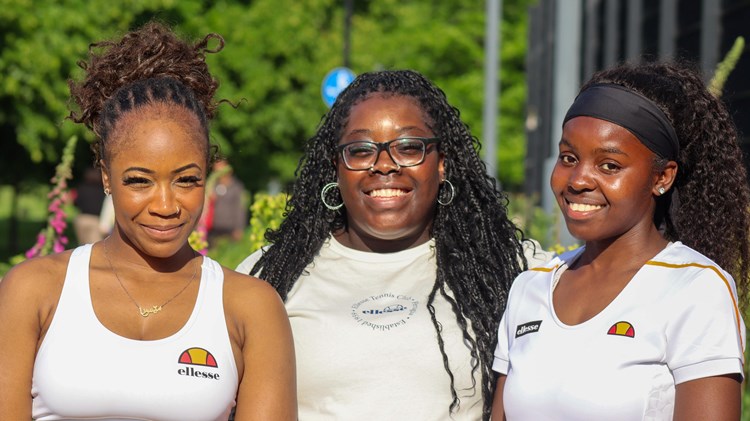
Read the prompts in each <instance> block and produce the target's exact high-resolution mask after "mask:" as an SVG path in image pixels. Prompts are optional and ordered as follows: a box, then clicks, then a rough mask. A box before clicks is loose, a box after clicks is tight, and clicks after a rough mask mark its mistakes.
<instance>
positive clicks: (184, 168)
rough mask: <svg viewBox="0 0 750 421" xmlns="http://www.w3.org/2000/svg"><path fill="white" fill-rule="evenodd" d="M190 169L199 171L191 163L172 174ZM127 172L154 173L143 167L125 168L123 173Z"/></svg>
mask: <svg viewBox="0 0 750 421" xmlns="http://www.w3.org/2000/svg"><path fill="white" fill-rule="evenodd" d="M190 168H197V169H200V166H198V164H196V163H191V164H187V165H183V166H181V167H180V168H177V169H175V170H173V171H172V174H177V173H181V172H183V171H185V170H188V169H190ZM128 171H139V172H145V173H146V174H153V173H155V172H156V171H154V170H152V169H149V168H144V167H130V168H126V169H125V171H124V172H128Z"/></svg>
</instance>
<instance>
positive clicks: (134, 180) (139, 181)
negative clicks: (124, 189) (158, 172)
mask: <svg viewBox="0 0 750 421" xmlns="http://www.w3.org/2000/svg"><path fill="white" fill-rule="evenodd" d="M146 183H148V180H147V179H145V178H143V177H128V178H126V179H124V180H122V184H124V185H126V186H129V185H131V184H146Z"/></svg>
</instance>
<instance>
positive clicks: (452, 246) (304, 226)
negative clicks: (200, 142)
mask: <svg viewBox="0 0 750 421" xmlns="http://www.w3.org/2000/svg"><path fill="white" fill-rule="evenodd" d="M373 93H383V94H386V95H398V96H407V97H411V98H414V99H415V100H416V101H417V102H418V104H419V105H420V106H421V108H422V110H423V112H424V113H425V115H426V116H427V117H428V118H429V119H430V120H431V121H428V122H427V123H428V125H430V128H431V129H432V131H433V133H435V135H436V136H438V137H439V138H440V139H441V143H440V150H441V152H442V153H444V155H445V163H444V165H445V177H446V178H447V179H448V180H450V181H451V183H452V184H453V186H454V187H455V190H456V196H455V198H454V200H453V201H452V202H451V203H450V204H449V205H448V206H438V207H437V210H436V213H435V218H434V222H433V224H432V227H431V234H432V236H433V237H434V238H435V244H436V256H437V279H436V280H435V284H434V286H433V288H432V291H431V293H430V295H429V297H428V300H427V304H426V306H427V309H428V311H429V312H430V315H431V318H432V322H433V324H434V326H435V330H436V332H437V343H438V347H439V349H440V352H441V354H442V356H443V363H444V365H445V370H446V371H447V372H448V374H449V377H450V380H451V385H450V386H451V394H452V396H453V401H452V402H451V404H450V407H449V409H450V411H451V412H453V411H455V410H456V408H457V407H458V405H459V403H460V402H459V399H458V396H457V393H456V390H455V386H454V380H453V373H452V371H451V367H450V362H449V361H448V357H447V355H446V353H445V349H444V344H443V338H442V334H441V326H440V322H439V321H438V320H437V318H436V315H435V308H434V307H433V303H434V300H435V297H436V295H437V294H440V295H441V296H443V297H444V298H445V299H446V300H447V302H448V303H450V305H451V307H452V308H453V312H454V313H455V314H456V320H457V321H458V325H459V326H460V328H461V330H462V331H463V337H464V339H465V342H466V343H468V344H469V345H470V348H471V355H472V381H473V385H474V386H475V387H476V383H477V381H476V379H475V378H474V374H475V373H476V372H477V371H480V372H481V384H482V396H483V398H484V419H489V416H490V409H491V404H492V395H493V392H494V385H495V379H496V378H495V375H494V373H493V372H492V361H493V352H494V349H495V346H496V344H497V335H496V332H497V328H498V324H499V321H500V317H501V316H502V312H503V310H504V308H505V302H506V298H507V294H508V289H509V288H510V284H511V282H512V281H513V279H514V278H515V277H516V275H518V273H519V272H520V271H521V270H522V269H524V268H525V265H526V264H525V260H524V259H523V250H522V246H521V241H520V239H521V238H522V233H521V231H520V230H519V229H518V228H517V227H516V226H515V225H513V223H512V222H511V221H510V220H509V219H508V215H507V209H506V207H507V198H506V196H505V195H504V194H503V193H502V192H500V191H499V189H498V188H497V187H496V184H495V181H494V180H493V179H492V178H491V177H489V176H488V175H487V172H486V168H485V165H484V163H483V162H482V160H481V159H480V158H479V155H478V153H477V151H478V149H479V148H480V144H479V141H478V140H477V138H476V137H474V136H472V135H471V133H470V132H469V129H468V127H467V126H466V125H465V124H464V123H463V122H462V121H461V119H460V117H459V111H458V110H457V109H456V108H454V107H452V106H451V105H450V104H448V102H447V99H446V96H445V93H444V92H443V91H442V90H440V89H439V88H438V87H436V86H435V85H433V84H432V83H431V82H430V81H429V80H427V79H426V78H424V77H423V76H422V75H420V74H419V73H417V72H414V71H408V70H400V71H380V72H372V73H365V74H362V75H360V76H359V77H357V78H356V79H355V80H354V82H353V83H352V84H351V85H349V86H348V87H347V88H346V89H345V90H344V91H343V92H342V93H341V94H340V95H339V97H338V99H337V100H336V102H335V104H334V105H333V107H332V108H331V110H330V111H329V112H328V114H327V115H326V116H325V117H324V118H323V120H322V123H321V125H320V126H319V128H318V131H317V133H316V134H315V135H314V136H313V137H312V138H310V139H309V140H308V142H307V145H306V149H305V155H304V157H303V158H302V159H301V160H300V163H299V166H298V168H297V173H296V175H297V181H296V182H295V184H294V188H293V192H292V195H291V197H290V199H289V201H288V203H287V206H286V214H285V219H284V221H283V222H282V223H281V226H280V227H279V229H278V230H275V231H269V232H267V233H266V239H267V240H268V241H269V242H270V243H272V246H271V247H270V248H268V249H267V250H266V251H265V252H264V253H263V256H262V257H261V259H260V260H259V261H258V263H257V264H256V265H255V266H254V267H253V269H252V270H251V274H254V275H257V276H259V277H260V278H263V279H265V280H267V281H268V282H270V283H271V284H272V285H273V286H274V287H275V288H276V289H277V290H278V292H279V294H280V295H281V297H282V298H284V299H286V296H287V294H288V292H289V290H290V289H291V287H292V286H293V285H294V283H295V282H296V281H297V279H298V278H299V277H300V275H301V274H302V273H303V271H304V270H305V267H306V266H307V265H309V264H310V263H311V262H312V261H313V259H314V257H315V256H316V255H317V253H318V251H319V250H320V248H321V247H322V245H323V243H324V241H325V240H326V239H327V238H328V237H329V236H330V235H331V233H332V232H337V231H339V230H341V229H345V228H346V210H345V208H342V209H341V211H338V212H332V211H330V210H328V209H327V208H326V207H325V206H324V205H323V203H322V201H321V200H320V197H319V195H320V191H321V189H322V188H323V186H324V185H325V184H327V183H329V182H332V181H335V180H336V168H335V166H334V154H335V152H334V148H335V146H336V145H337V144H338V142H339V140H340V138H341V136H342V130H343V128H344V126H345V125H346V121H347V119H348V117H349V112H350V110H351V109H352V107H353V106H354V105H356V104H357V103H359V102H361V101H362V100H364V99H366V98H367V97H369V96H370V95H371V94H373ZM439 194H441V195H445V194H447V193H446V192H445V187H443V188H441V192H440V193H439ZM338 195H339V194H338V193H334V194H332V196H331V199H329V203H341V198H340V197H335V198H334V196H338ZM451 294H452V296H451Z"/></svg>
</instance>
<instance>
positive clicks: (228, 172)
mask: <svg viewBox="0 0 750 421" xmlns="http://www.w3.org/2000/svg"><path fill="white" fill-rule="evenodd" d="M207 188H208V192H207V209H206V219H205V222H204V223H205V225H206V228H207V231H208V244H209V246H212V245H215V244H216V241H217V240H219V239H221V238H227V239H229V240H231V241H239V240H241V239H242V235H243V233H244V230H245V227H246V226H247V222H248V215H247V214H248V204H247V198H246V192H245V186H244V185H243V184H242V182H241V181H240V180H239V179H238V178H237V177H236V176H235V175H234V170H233V169H232V166H231V165H230V164H229V162H228V161H227V160H226V159H218V160H217V161H216V162H215V163H214V164H213V174H211V176H209V181H208V185H207Z"/></svg>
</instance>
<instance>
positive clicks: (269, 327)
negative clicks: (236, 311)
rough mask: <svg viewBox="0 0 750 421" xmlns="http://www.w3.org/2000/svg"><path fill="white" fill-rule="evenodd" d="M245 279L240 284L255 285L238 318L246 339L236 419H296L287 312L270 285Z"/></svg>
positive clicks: (294, 374) (292, 343) (238, 420)
mask: <svg viewBox="0 0 750 421" xmlns="http://www.w3.org/2000/svg"><path fill="white" fill-rule="evenodd" d="M243 278H245V279H242V280H241V281H240V282H243V283H252V284H253V286H252V288H250V291H249V293H247V294H242V295H244V296H245V299H244V303H243V304H242V309H243V310H241V314H240V315H239V316H240V317H241V318H242V326H243V329H242V331H243V336H244V341H243V346H242V359H243V365H244V370H243V372H242V373H243V374H242V378H241V379H240V386H239V392H238V394H237V411H236V415H235V420H237V421H251V420H279V421H282V420H290V421H293V420H296V419H297V385H296V368H295V367H296V366H295V357H294V342H293V340H292V331H291V327H290V325H289V319H288V317H287V314H286V310H285V309H284V305H283V303H282V301H281V299H280V298H279V296H278V294H277V293H276V291H275V290H274V289H273V287H271V286H270V285H269V284H267V283H266V282H264V281H260V280H256V279H250V278H249V277H244V276H243ZM235 298H239V296H235ZM233 308H237V306H236V305H235V306H233Z"/></svg>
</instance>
